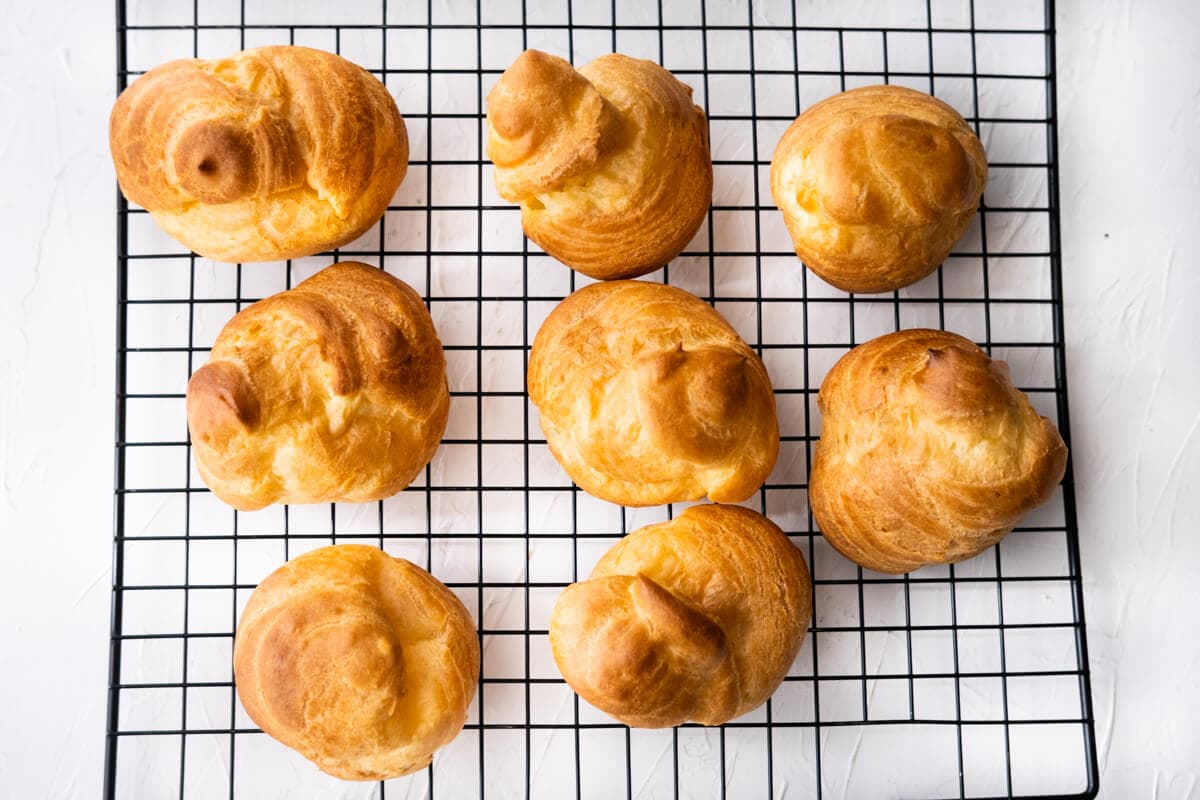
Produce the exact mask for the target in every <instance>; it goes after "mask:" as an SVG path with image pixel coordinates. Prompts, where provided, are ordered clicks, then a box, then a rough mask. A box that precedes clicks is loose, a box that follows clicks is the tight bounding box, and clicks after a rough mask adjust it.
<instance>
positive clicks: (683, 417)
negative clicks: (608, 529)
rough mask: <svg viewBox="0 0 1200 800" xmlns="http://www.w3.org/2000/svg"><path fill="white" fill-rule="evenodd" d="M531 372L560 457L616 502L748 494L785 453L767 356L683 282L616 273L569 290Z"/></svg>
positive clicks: (533, 396)
mask: <svg viewBox="0 0 1200 800" xmlns="http://www.w3.org/2000/svg"><path fill="white" fill-rule="evenodd" d="M528 384H529V399H530V401H532V402H533V404H534V405H535V406H536V407H537V409H538V412H539V415H540V418H541V425H542V430H543V431H544V432H545V434H546V441H547V443H548V445H549V447H550V451H551V452H552V453H553V454H554V456H555V458H557V459H558V462H559V464H561V465H562V467H563V469H564V470H566V472H567V474H568V475H569V476H570V477H571V479H572V480H574V481H575V482H576V483H577V484H579V486H580V488H582V489H583V490H584V491H586V492H588V493H589V494H592V495H594V496H596V497H599V498H601V499H603V500H608V501H610V502H613V503H621V504H622V505H627V506H647V505H658V504H661V503H675V502H682V501H685V500H697V499H699V498H701V497H704V496H705V495H707V496H708V497H709V498H711V499H712V500H713V501H715V502H730V503H736V502H741V501H742V500H745V499H746V498H748V497H750V496H751V495H752V494H753V493H754V492H755V491H756V490H757V489H758V488H759V487H760V486H762V484H763V482H764V481H765V480H766V479H767V476H768V475H769V474H770V472H771V469H772V468H773V467H774V465H775V459H776V457H777V456H778V454H779V425H778V422H777V420H776V415H775V396H774V393H773V391H772V388H771V381H770V378H769V377H768V375H767V370H766V367H764V366H763V363H762V360H761V359H759V357H758V356H757V355H756V354H755V352H754V351H753V350H751V349H750V348H749V347H748V346H747V345H746V343H745V342H744V341H742V338H741V337H740V336H738V334H737V332H736V331H735V330H734V329H733V328H732V327H731V326H730V325H729V323H728V322H726V321H725V319H724V318H723V317H722V316H721V315H720V314H718V313H717V312H716V311H715V310H713V308H712V307H711V306H709V305H708V304H707V303H705V302H704V301H702V300H700V299H699V298H697V297H695V296H693V295H691V294H688V293H687V292H685V291H683V290H682V289H678V288H675V287H673V286H664V285H662V284H659V283H649V282H646V281H610V282H607V283H596V284H592V285H591V286H588V287H585V288H583V289H580V290H579V291H577V292H575V293H574V294H572V295H570V296H569V297H567V298H566V299H565V300H563V301H562V302H561V303H560V304H559V305H558V306H556V307H555V308H554V310H553V311H552V312H551V313H550V315H549V316H548V317H547V318H546V321H545V322H544V323H543V324H542V327H541V329H540V330H539V331H538V333H537V336H536V337H535V338H534V341H533V348H532V350H531V352H530V356H529V375H528Z"/></svg>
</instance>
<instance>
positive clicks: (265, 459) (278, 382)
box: [187, 261, 450, 511]
mask: <svg viewBox="0 0 1200 800" xmlns="http://www.w3.org/2000/svg"><path fill="white" fill-rule="evenodd" d="M449 409H450V393H449V389H448V387H447V384H446V361H445V357H444V355H443V354H442V345H441V342H439V341H438V338H437V332H436V331H435V330H434V327H433V320H432V319H430V317H429V312H428V311H426V310H425V306H424V304H423V303H422V302H421V298H420V296H419V295H417V293H416V292H414V291H413V290H412V289H411V288H410V287H409V286H408V285H407V284H405V283H404V282H402V281H400V280H397V279H396V278H393V277H392V276H391V275H388V274H387V273H386V272H383V271H382V270H379V269H376V268H374V267H369V266H367V265H366V264H359V263H357V262H354V261H343V262H341V263H338V264H334V265H333V266H331V267H326V268H325V269H323V270H321V271H320V272H318V273H317V274H316V275H314V276H312V277H311V278H309V279H308V280H306V281H304V282H303V283H301V284H299V285H298V286H296V287H295V288H294V289H290V290H289V291H286V292H282V293H280V294H277V295H274V296H273V297H268V298H267V299H265V300H260V301H259V302H257V303H254V304H253V305H251V306H249V307H247V308H246V309H244V310H243V311H241V312H240V313H239V314H238V315H237V316H235V317H234V318H233V319H231V320H230V321H229V323H228V324H226V325H225V327H224V329H222V331H221V333H220V334H219V335H218V336H217V340H216V342H215V343H214V344H213V349H212V355H211V357H210V360H209V362H208V363H207V364H205V365H204V366H203V367H201V368H200V369H198V370H196V372H195V374H193V375H192V378H191V380H190V381H189V382H188V392H187V415H188V428H189V429H190V430H191V434H192V449H193V451H194V453H195V456H196V466H197V468H198V469H199V471H200V476H201V477H202V478H203V479H204V482H205V483H206V484H207V485H208V487H209V488H210V489H212V491H213V492H214V493H215V494H216V495H217V497H219V498H221V499H222V500H224V501H225V502H226V503H229V504H230V505H232V506H234V507H235V508H238V509H241V510H243V511H248V510H253V509H257V508H262V507H263V506H266V505H269V504H270V503H277V502H280V503H319V502H328V501H347V502H353V503H362V502H367V501H370V500H379V499H381V498H384V497H388V496H390V495H393V494H395V493H396V492H398V491H400V490H401V489H403V488H404V487H405V486H407V485H408V484H409V483H410V482H412V480H413V478H415V477H416V475H417V473H418V472H419V471H420V469H421V468H422V467H424V466H425V464H427V463H428V462H429V459H430V458H432V457H433V453H434V451H435V450H436V449H437V446H438V442H439V441H440V440H441V436H442V432H443V431H444V430H445V428H446V419H447V415H448V413H449Z"/></svg>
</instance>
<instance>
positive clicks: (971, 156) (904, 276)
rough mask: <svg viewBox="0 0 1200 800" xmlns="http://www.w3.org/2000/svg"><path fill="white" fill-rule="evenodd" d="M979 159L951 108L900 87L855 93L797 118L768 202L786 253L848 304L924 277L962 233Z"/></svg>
mask: <svg viewBox="0 0 1200 800" xmlns="http://www.w3.org/2000/svg"><path fill="white" fill-rule="evenodd" d="M986 181H987V156H986V154H985V153H984V152H983V145H982V144H980V143H979V139H978V138H977V137H976V136H975V133H974V132H973V131H972V130H971V128H970V127H969V126H968V125H967V123H966V122H964V121H963V118H962V117H960V116H959V115H958V112H957V111H955V110H954V109H953V108H951V107H950V106H948V105H946V104H945V103H943V102H942V101H941V100H937V99H935V98H933V97H930V96H929V95H927V94H923V93H922V92H918V91H915V90H913V89H906V88H904V87H903V86H864V87H862V88H861V89H851V90H850V91H848V92H842V93H841V94H837V95H834V96H833V97H830V98H828V99H826V100H823V101H821V102H820V103H817V104H816V105H815V106H813V107H812V108H810V109H808V110H807V111H805V112H804V113H803V114H801V115H800V116H798V117H796V121H795V122H793V123H792V124H791V127H789V128H788V129H787V132H786V133H784V134H783V138H782V139H780V140H779V144H778V145H777V146H776V148H775V155H774V156H773V157H772V159H771V194H772V195H774V197H775V205H777V206H779V210H780V211H782V212H783V219H784V221H785V222H786V223H787V228H788V232H789V233H791V235H792V243H793V244H794V245H795V247H796V253H797V255H799V256H800V258H801V259H803V260H804V263H805V264H807V265H808V267H809V269H811V270H812V271H813V272H815V273H817V275H819V276H821V278H822V279H824V280H825V281H826V282H828V283H831V284H833V285H834V286H836V287H838V288H839V289H843V290H845V291H848V292H886V291H891V290H892V289H899V288H900V287H902V286H908V285H909V284H911V283H915V282H917V281H919V280H920V279H921V278H923V277H925V276H926V275H928V274H929V273H931V272H933V271H934V270H935V269H936V268H937V266H938V265H939V264H940V263H942V261H943V260H944V259H945V258H946V256H947V255H948V254H949V252H950V248H951V247H953V246H954V243H955V242H956V241H958V239H959V237H960V236H962V235H963V232H964V231H966V229H967V227H968V226H969V225H970V224H971V218H972V217H973V216H974V215H975V209H976V208H977V207H978V206H979V198H980V196H982V194H983V186H984V183H985V182H986Z"/></svg>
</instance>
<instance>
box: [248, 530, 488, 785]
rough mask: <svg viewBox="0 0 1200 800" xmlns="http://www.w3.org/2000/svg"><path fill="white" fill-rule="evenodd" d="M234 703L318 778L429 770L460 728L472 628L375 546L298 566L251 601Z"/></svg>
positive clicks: (470, 688)
mask: <svg viewBox="0 0 1200 800" xmlns="http://www.w3.org/2000/svg"><path fill="white" fill-rule="evenodd" d="M233 670H234V677H235V679H236V681H237V690H238V697H240V698H241V701H242V705H243V706H244V707H245V709H246V713H247V714H249V715H250V718H251V719H252V720H254V722H255V723H257V724H258V725H259V726H260V727H261V728H262V729H263V731H264V732H266V733H267V734H268V735H270V736H271V737H273V738H275V739H277V740H278V741H280V742H282V743H283V744H285V745H287V746H288V747H291V748H292V749H294V750H297V751H299V752H300V754H301V755H303V756H304V757H305V758H307V759H309V760H310V761H312V762H314V763H315V764H316V765H317V766H318V767H320V768H321V769H322V770H324V771H325V772H328V773H329V774H330V775H334V776H336V777H339V778H344V779H347V780H383V779H386V778H394V777H396V776H399V775H407V774H408V773H410V772H415V771H416V770H418V769H421V768H422V767H424V766H426V765H428V764H429V762H430V761H431V760H432V758H433V752H434V750H436V749H437V748H439V747H441V746H443V745H445V744H446V743H448V742H449V741H450V740H451V739H453V738H454V737H455V736H456V735H458V732H459V731H460V730H461V729H462V726H463V723H464V722H466V718H467V705H468V704H469V703H470V702H471V698H472V697H474V695H475V682H476V680H478V678H479V643H478V640H477V638H476V634H475V624H474V623H473V622H472V620H471V616H470V614H468V613H467V609H466V608H465V607H464V606H463V604H462V602H461V601H460V600H459V599H458V598H457V597H456V596H455V595H454V593H453V592H451V591H450V590H449V589H447V588H446V586H445V585H444V584H442V583H441V582H440V581H438V580H437V579H436V578H434V577H433V576H432V575H430V574H429V573H428V572H426V571H425V570H423V569H421V568H420V567H418V566H416V565H414V564H411V563H409V562H408V561H405V560H404V559H401V558H392V557H391V556H389V555H387V554H386V553H384V552H383V551H382V550H378V549H376V548H374V547H367V546H365V545H352V544H346V545H335V546H333V547H323V548H321V549H319V550H314V551H311V552H309V553H305V554H304V555H302V556H297V557H296V558H293V559H292V560H291V561H289V562H287V563H286V564H284V565H283V566H282V567H280V568H279V569H277V570H276V571H275V572H273V573H271V574H270V575H269V576H267V578H266V579H265V580H264V581H263V582H262V583H261V584H259V586H258V588H257V589H255V590H254V593H253V594H251V595H250V599H249V601H248V602H247V603H246V608H245V610H244V611H243V612H242V617H241V621H240V622H239V623H238V629H237V636H236V638H235V640H234V648H233Z"/></svg>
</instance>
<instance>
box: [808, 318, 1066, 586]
mask: <svg viewBox="0 0 1200 800" xmlns="http://www.w3.org/2000/svg"><path fill="white" fill-rule="evenodd" d="M818 404H819V405H820V408H821V414H822V418H823V426H824V427H823V429H822V431H821V441H820V443H819V445H818V446H817V451H816V456H815V458H814V461H813V468H812V474H811V476H810V478H809V502H810V504H811V506H812V511H813V515H814V516H815V517H816V519H817V522H818V523H820V526H821V532H822V533H823V534H824V535H825V538H826V539H827V540H829V543H830V544H832V545H833V546H834V547H836V548H837V549H838V550H840V551H841V552H842V554H844V555H845V556H846V557H847V558H849V559H850V560H851V561H854V562H856V563H857V564H860V565H862V566H864V567H867V568H869V569H873V570H876V571H878V572H890V573H900V572H908V571H910V570H913V569H916V568H917V567H920V566H923V565H926V564H944V563H947V562H952V561H961V560H963V559H965V558H970V557H971V556H973V555H976V554H977V553H979V552H981V551H983V550H985V549H986V548H988V547H990V546H991V545H993V544H995V543H996V542H998V541H999V540H1000V539H1002V538H1003V537H1004V536H1005V534H1007V533H1008V532H1009V531H1010V530H1012V529H1013V527H1014V526H1015V525H1016V524H1017V522H1018V521H1019V520H1020V519H1021V517H1022V516H1023V515H1024V514H1025V513H1026V512H1028V511H1030V510H1031V509H1033V508H1034V507H1036V506H1038V505H1041V504H1042V503H1044V502H1045V501H1046V500H1047V498H1049V497H1050V495H1051V493H1052V492H1053V491H1054V488H1055V487H1056V486H1057V485H1058V483H1059V481H1060V480H1062V476H1063V471H1064V470H1065V469H1066V462H1067V448H1066V445H1065V444H1063V440H1062V437H1060V436H1059V435H1058V431H1057V430H1056V429H1055V427H1054V425H1053V424H1052V423H1051V422H1050V421H1049V420H1048V419H1046V418H1045V417H1042V416H1039V415H1038V413H1037V412H1036V411H1035V410H1034V409H1033V406H1031V405H1030V404H1029V399H1028V398H1027V397H1026V396H1025V395H1024V394H1023V393H1022V392H1021V391H1019V390H1018V389H1016V388H1015V387H1013V385H1012V382H1011V381H1010V380H1009V377H1008V366H1007V365H1006V364H1005V363H1004V362H1003V361H992V360H991V359H990V358H988V356H987V354H986V353H984V352H983V351H982V350H980V349H979V348H978V347H976V346H975V344H974V343H972V342H970V341H968V340H967V339H964V338H963V337H961V336H959V335H957V334H953V333H946V332H944V331H933V330H908V331H900V332H899V333H891V334H888V335H886V336H881V337H879V338H878V339H872V340H871V341H869V342H867V343H866V344H862V345H859V346H858V347H856V348H854V349H853V350H851V351H850V352H849V353H847V354H846V355H845V356H843V357H842V359H841V360H840V361H838V363H837V364H836V365H834V367H833V369H832V370H830V372H829V375H827V376H826V378H825V380H824V382H823V383H822V384H821V391H820V394H819V396H818Z"/></svg>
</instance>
